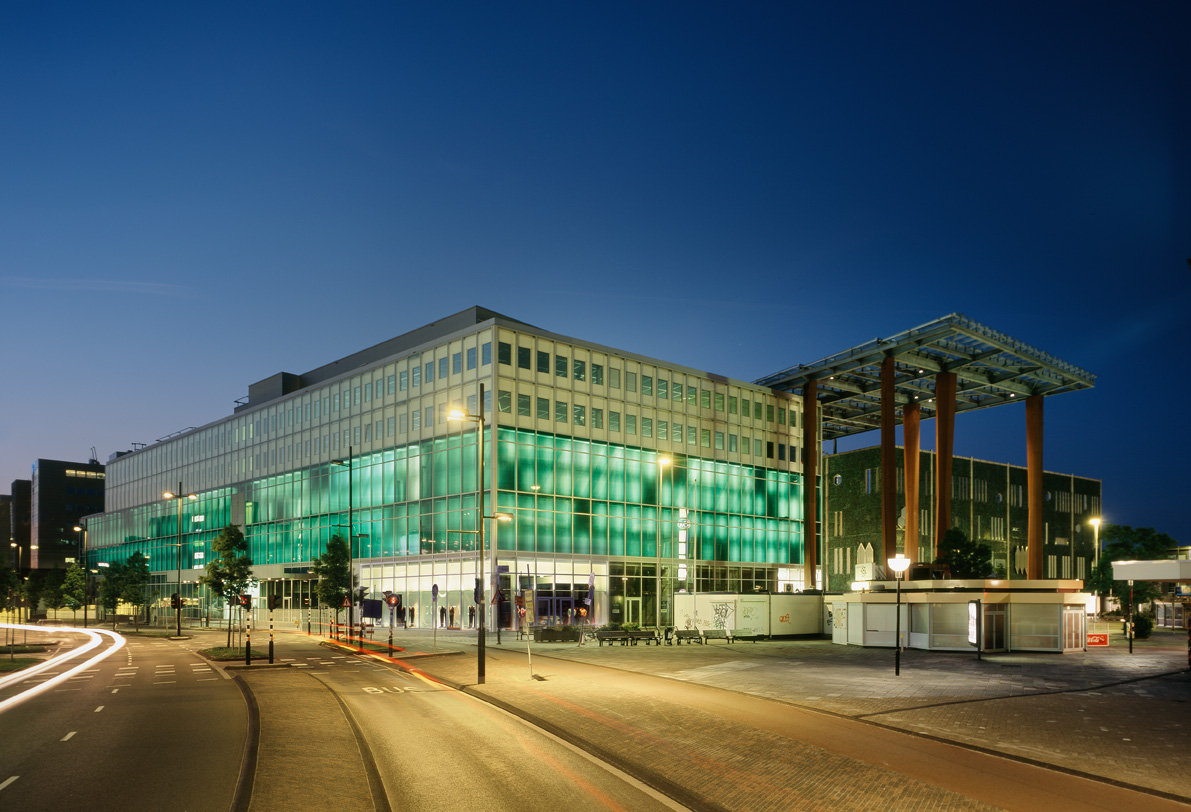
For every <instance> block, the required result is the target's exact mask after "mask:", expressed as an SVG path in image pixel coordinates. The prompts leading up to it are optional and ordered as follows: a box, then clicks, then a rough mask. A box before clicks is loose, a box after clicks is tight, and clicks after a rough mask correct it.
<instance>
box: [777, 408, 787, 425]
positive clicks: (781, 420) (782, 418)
mask: <svg viewBox="0 0 1191 812" xmlns="http://www.w3.org/2000/svg"><path fill="white" fill-rule="evenodd" d="M777 424H778V425H779V426H784V425H786V410H785V409H784V408H782V407H781V406H779V407H778V408H777Z"/></svg>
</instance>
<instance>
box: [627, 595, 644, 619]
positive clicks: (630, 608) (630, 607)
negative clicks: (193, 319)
mask: <svg viewBox="0 0 1191 812" xmlns="http://www.w3.org/2000/svg"><path fill="white" fill-rule="evenodd" d="M624 622H625V623H637V624H640V623H641V599H640V598H625V599H624Z"/></svg>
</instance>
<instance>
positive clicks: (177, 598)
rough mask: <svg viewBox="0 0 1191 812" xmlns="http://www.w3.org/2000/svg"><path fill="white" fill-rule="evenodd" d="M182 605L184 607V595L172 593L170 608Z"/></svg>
mask: <svg viewBox="0 0 1191 812" xmlns="http://www.w3.org/2000/svg"><path fill="white" fill-rule="evenodd" d="M181 607H182V596H181V595H179V594H178V593H177V592H175V593H174V594H172V595H170V608H171V609H180V608H181Z"/></svg>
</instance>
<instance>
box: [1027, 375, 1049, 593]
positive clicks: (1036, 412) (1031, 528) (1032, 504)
mask: <svg viewBox="0 0 1191 812" xmlns="http://www.w3.org/2000/svg"><path fill="white" fill-rule="evenodd" d="M1026 490H1027V491H1028V493H1027V496H1026V504H1028V505H1029V509H1030V516H1029V519H1028V520H1027V522H1026V526H1027V528H1028V533H1027V536H1026V578H1028V579H1030V580H1037V579H1040V578H1042V543H1043V541H1044V539H1043V535H1044V527H1045V526H1044V524H1043V522H1042V395H1033V396H1031V397H1028V398H1026Z"/></svg>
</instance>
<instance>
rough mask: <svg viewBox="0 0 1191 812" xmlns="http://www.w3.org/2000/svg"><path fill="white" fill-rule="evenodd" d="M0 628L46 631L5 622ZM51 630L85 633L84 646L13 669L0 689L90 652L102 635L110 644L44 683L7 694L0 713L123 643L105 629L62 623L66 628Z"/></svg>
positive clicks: (0, 681)
mask: <svg viewBox="0 0 1191 812" xmlns="http://www.w3.org/2000/svg"><path fill="white" fill-rule="evenodd" d="M2 628H8V629H23V630H25V631H33V632H41V633H45V632H46V631H47V629H46V628H45V627H44V626H10V625H7V624H5V625H4V626H3V627H2ZM54 631H55V632H71V633H75V634H82V635H85V636H86V637H88V638H89V640H88V642H87V644H86V645H84V646H82V647H80V648H75V649H71V650H70V651H68V652H65V653H63V654H60V655H57V656H55V657H51V658H49V659H48V660H46V661H45V662H42V663H39V664H38V665H34V666H30V667H29V668H24V669H22V670H20V671H16V672H14V673H12V674H10V675H8V676H6V677H4V678H3V679H0V688H6V687H8V686H9V685H13V684H14V683H18V682H22V681H24V680H27V679H29V677H31V676H34V675H36V674H40V673H42V672H43V671H48V670H50V669H51V668H57V667H58V666H60V665H61V664H63V663H65V662H69V661H70V660H73V659H75V658H76V657H80V656H82V655H84V654H87V653H88V652H90V651H93V650H95V649H96V648H98V647H99V646H101V645H103V638H104V637H105V636H106V637H109V638H111V641H112V645H110V646H109V647H107V648H106V649H104V650H103V651H100V652H98V653H97V654H95V655H94V656H91V657H88V658H87V659H85V660H83V661H82V662H81V663H79V664H78V665H76V666H74V667H73V668H70V669H68V670H66V671H63V672H62V673H61V674H57V675H55V676H53V677H50V678H49V679H47V680H46V681H45V682H41V683H38V684H36V685H33V686H31V687H29V688H26V689H25V690H24V691H22V692H21V693H19V694H15V695H13V696H10V697H9V698H8V699H5V700H4V701H2V702H0V713H4V711H6V710H9V709H10V708H14V707H16V706H17V705H19V704H21V703H22V702H24V701H26V700H28V699H32V698H33V697H35V696H37V695H38V694H40V693H42V692H44V691H47V690H49V689H50V688H52V687H54V686H55V685H60V684H62V683H63V682H65V681H66V680H68V679H70V678H71V677H73V676H75V675H76V674H78V673H79V672H80V671H83V670H84V669H86V668H88V667H89V666H92V665H95V664H97V663H100V662H102V661H103V660H105V659H107V658H108V657H110V656H111V655H113V654H115V653H116V652H117V651H119V650H120V649H122V648H123V647H124V643H125V640H124V638H123V637H122V636H121V635H119V634H116V633H115V632H109V631H106V630H104V629H79V628H73V627H69V626H66V627H58V628H55V629H54Z"/></svg>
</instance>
